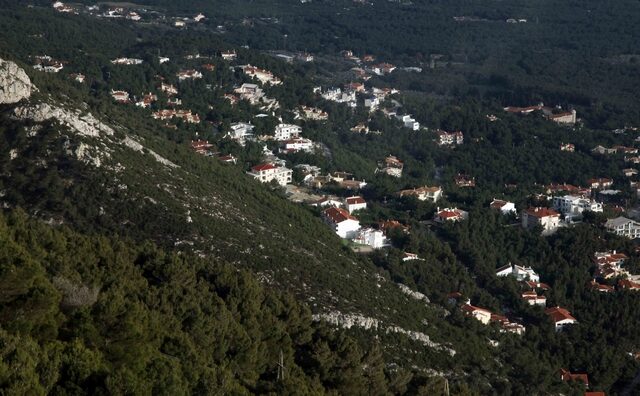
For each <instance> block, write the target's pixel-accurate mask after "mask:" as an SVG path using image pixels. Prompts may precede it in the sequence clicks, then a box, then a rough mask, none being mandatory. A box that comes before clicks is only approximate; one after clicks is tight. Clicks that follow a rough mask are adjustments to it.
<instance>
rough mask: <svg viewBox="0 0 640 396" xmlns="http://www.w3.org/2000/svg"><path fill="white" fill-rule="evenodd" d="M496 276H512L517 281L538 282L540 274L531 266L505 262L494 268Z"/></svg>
mask: <svg viewBox="0 0 640 396" xmlns="http://www.w3.org/2000/svg"><path fill="white" fill-rule="evenodd" d="M496 276H499V277H503V276H513V277H515V278H516V280H517V281H524V280H530V281H532V282H536V283H537V282H540V276H539V275H538V274H536V272H535V271H534V270H533V268H531V267H523V266H520V265H514V264H511V263H509V264H507V265H505V266H504V267H500V268H498V269H497V270H496Z"/></svg>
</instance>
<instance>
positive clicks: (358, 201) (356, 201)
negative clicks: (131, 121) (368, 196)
mask: <svg viewBox="0 0 640 396" xmlns="http://www.w3.org/2000/svg"><path fill="white" fill-rule="evenodd" d="M346 201H347V205H356V204H366V203H367V201H365V200H364V198H362V197H349V198H347V199H346Z"/></svg>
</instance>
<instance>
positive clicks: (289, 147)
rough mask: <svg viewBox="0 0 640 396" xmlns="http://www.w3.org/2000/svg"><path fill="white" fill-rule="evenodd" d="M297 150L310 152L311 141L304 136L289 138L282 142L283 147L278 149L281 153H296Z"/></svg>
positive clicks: (311, 149)
mask: <svg viewBox="0 0 640 396" xmlns="http://www.w3.org/2000/svg"><path fill="white" fill-rule="evenodd" d="M298 151H305V152H307V153H310V152H312V151H313V141H312V140H310V139H304V138H294V139H289V140H287V141H286V142H284V146H283V148H281V149H280V152H283V153H297V152H298Z"/></svg>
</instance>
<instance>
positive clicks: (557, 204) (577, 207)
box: [553, 195, 602, 220]
mask: <svg viewBox="0 0 640 396" xmlns="http://www.w3.org/2000/svg"><path fill="white" fill-rule="evenodd" d="M553 208H554V209H555V210H557V211H559V212H560V213H562V214H564V215H565V219H567V220H573V219H574V218H581V217H582V212H584V211H591V212H602V204H601V203H599V202H596V201H594V200H592V199H589V198H583V197H578V196H575V195H565V196H562V197H553Z"/></svg>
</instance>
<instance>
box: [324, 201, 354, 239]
mask: <svg viewBox="0 0 640 396" xmlns="http://www.w3.org/2000/svg"><path fill="white" fill-rule="evenodd" d="M322 218H323V219H324V221H325V222H326V223H327V224H329V225H330V226H331V227H332V228H333V230H334V231H335V233H336V234H338V236H339V237H341V238H355V237H356V236H357V232H358V230H360V221H358V219H356V218H355V217H353V216H351V215H350V214H349V212H347V211H346V210H345V209H342V208H336V207H331V208H328V209H325V210H324V211H323V212H322Z"/></svg>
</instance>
